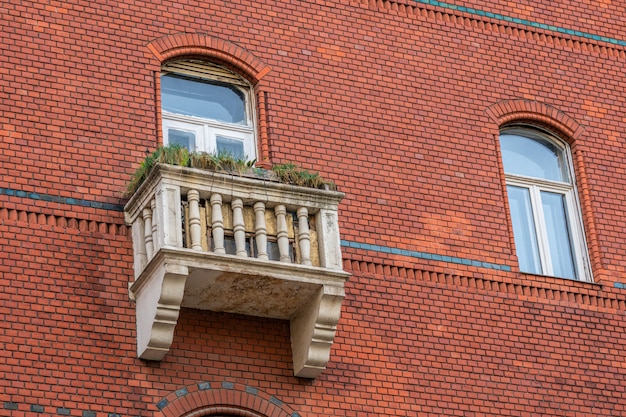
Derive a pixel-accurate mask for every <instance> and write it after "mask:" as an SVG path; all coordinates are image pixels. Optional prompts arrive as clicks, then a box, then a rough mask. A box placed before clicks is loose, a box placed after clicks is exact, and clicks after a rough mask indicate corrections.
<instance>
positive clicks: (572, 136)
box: [486, 99, 584, 141]
mask: <svg viewBox="0 0 626 417" xmlns="http://www.w3.org/2000/svg"><path fill="white" fill-rule="evenodd" d="M486 112H487V114H488V115H489V116H490V117H491V118H492V119H493V121H494V122H495V123H496V125H497V126H498V127H502V126H506V125H507V124H511V123H513V122H520V123H537V124H540V125H543V126H546V127H548V128H550V129H551V130H556V131H558V133H560V134H561V135H562V136H563V137H564V138H566V139H568V140H569V141H575V140H576V139H578V138H579V137H580V136H581V135H582V134H583V132H584V126H583V125H581V124H580V123H578V122H577V121H576V120H575V119H574V118H572V117H571V116H569V115H567V114H566V113H564V112H563V111H561V110H559V109H557V108H556V107H553V106H550V105H549V104H546V103H541V102H539V101H533V100H525V99H513V100H503V101H499V102H497V103H495V104H493V105H492V106H490V107H488V108H487V110H486Z"/></svg>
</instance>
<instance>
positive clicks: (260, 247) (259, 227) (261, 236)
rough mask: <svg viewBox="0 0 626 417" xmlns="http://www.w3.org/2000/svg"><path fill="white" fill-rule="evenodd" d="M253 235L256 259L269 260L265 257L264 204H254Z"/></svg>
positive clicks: (260, 202)
mask: <svg viewBox="0 0 626 417" xmlns="http://www.w3.org/2000/svg"><path fill="white" fill-rule="evenodd" d="M254 214H255V221H254V233H255V240H256V252H257V258H259V259H265V260H267V259H269V258H268V256H267V227H266V225H265V203H263V202H262V201H259V202H258V203H255V204H254Z"/></svg>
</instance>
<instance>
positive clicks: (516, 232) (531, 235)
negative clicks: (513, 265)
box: [507, 185, 541, 274]
mask: <svg viewBox="0 0 626 417" xmlns="http://www.w3.org/2000/svg"><path fill="white" fill-rule="evenodd" d="M507 191H508V194H509V206H510V208H511V220H512V222H513V236H514V237H515V247H516V248H517V257H518V259H519V266H520V270H521V271H522V272H529V273H532V274H540V273H541V263H540V261H539V247H538V245H537V234H536V232H535V224H534V222H533V213H532V208H531V205H530V192H529V190H528V189H527V188H522V187H515V186H511V185H509V186H507Z"/></svg>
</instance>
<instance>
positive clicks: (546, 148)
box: [500, 135, 570, 182]
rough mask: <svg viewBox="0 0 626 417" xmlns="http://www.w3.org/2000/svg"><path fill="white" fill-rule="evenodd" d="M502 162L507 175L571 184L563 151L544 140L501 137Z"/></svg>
mask: <svg viewBox="0 0 626 417" xmlns="http://www.w3.org/2000/svg"><path fill="white" fill-rule="evenodd" d="M500 147H501V149H502V162H503V163H504V171H505V172H506V173H507V174H518V175H524V176H527V177H534V178H543V179H546V180H553V181H561V182H570V180H569V176H568V175H567V168H566V166H567V165H566V161H565V157H564V155H563V151H562V150H561V149H559V148H558V147H557V146H555V145H554V144H552V143H551V142H549V141H547V140H543V139H531V138H527V137H524V136H519V135H500Z"/></svg>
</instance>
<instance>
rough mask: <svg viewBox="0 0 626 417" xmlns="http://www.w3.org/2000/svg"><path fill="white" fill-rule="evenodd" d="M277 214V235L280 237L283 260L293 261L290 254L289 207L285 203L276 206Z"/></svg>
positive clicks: (281, 259) (275, 211) (279, 243)
mask: <svg viewBox="0 0 626 417" xmlns="http://www.w3.org/2000/svg"><path fill="white" fill-rule="evenodd" d="M274 213H275V214H276V237H277V238H278V251H279V252H280V261H281V262H291V257H290V256H289V233H288V232H287V218H286V214H287V209H286V208H285V206H284V205H282V204H281V205H278V206H276V207H274Z"/></svg>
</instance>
